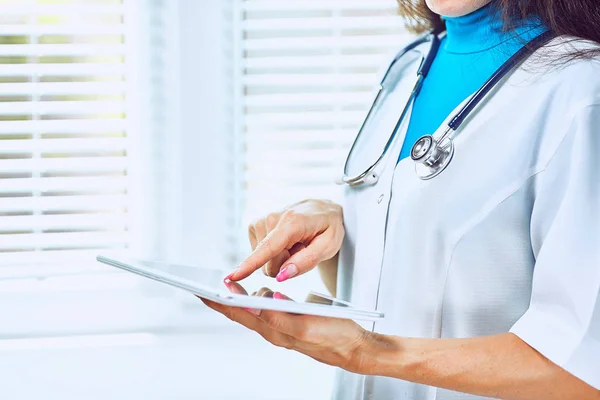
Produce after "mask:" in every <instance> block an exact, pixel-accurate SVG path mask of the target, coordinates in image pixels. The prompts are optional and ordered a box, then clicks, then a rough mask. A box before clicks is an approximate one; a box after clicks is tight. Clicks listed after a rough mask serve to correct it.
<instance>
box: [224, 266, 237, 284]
mask: <svg viewBox="0 0 600 400" xmlns="http://www.w3.org/2000/svg"><path fill="white" fill-rule="evenodd" d="M239 270H240V269H239V268H236V269H235V270H233V272H232V273H230V274H229V275H227V276H226V277H225V278H223V280H224V281H230V280H231V277H232V276H234V275H235V273H236V272H238V271H239Z"/></svg>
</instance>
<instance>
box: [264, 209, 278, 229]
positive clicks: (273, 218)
mask: <svg viewBox="0 0 600 400" xmlns="http://www.w3.org/2000/svg"><path fill="white" fill-rule="evenodd" d="M265 221H266V223H267V228H268V229H269V230H272V229H273V228H274V227H275V226H277V224H278V223H279V214H275V213H272V214H269V215H267V217H266V218H265Z"/></svg>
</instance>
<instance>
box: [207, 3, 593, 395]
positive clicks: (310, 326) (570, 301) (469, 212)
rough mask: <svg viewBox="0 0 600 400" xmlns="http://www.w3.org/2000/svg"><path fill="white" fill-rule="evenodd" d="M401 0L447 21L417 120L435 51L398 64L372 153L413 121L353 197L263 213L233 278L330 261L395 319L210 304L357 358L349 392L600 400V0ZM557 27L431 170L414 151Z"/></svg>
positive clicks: (345, 383)
mask: <svg viewBox="0 0 600 400" xmlns="http://www.w3.org/2000/svg"><path fill="white" fill-rule="evenodd" d="M365 1H368V0H365ZM399 5H400V7H401V12H402V13H403V14H404V15H405V16H407V18H408V20H409V21H412V26H413V28H414V29H416V30H424V29H432V28H433V29H435V31H436V32H442V31H444V30H447V32H446V35H445V36H444V35H441V38H442V41H441V46H440V49H439V51H438V52H437V55H436V56H435V60H434V62H433V65H432V66H431V70H430V72H429V75H428V76H427V77H426V78H425V81H424V84H423V87H422V91H421V92H420V94H419V95H418V96H417V98H416V100H414V101H412V102H410V104H409V109H408V113H407V115H406V116H405V118H403V119H402V121H401V122H400V123H399V124H398V119H399V117H400V115H399V114H400V113H401V111H402V109H403V107H404V104H405V103H406V101H407V99H409V93H410V90H411V89H412V87H413V84H414V82H415V77H416V71H417V69H418V68H419V66H420V61H421V60H422V58H421V57H420V56H419V54H420V53H419V52H418V51H415V52H411V53H409V54H407V55H406V56H405V57H403V59H402V61H401V62H398V63H397V64H398V67H397V68H396V67H395V68H394V71H392V73H391V75H393V76H392V77H393V80H392V81H393V82H394V84H393V85H392V87H391V88H388V90H387V92H386V96H385V99H384V100H383V101H382V102H381V105H380V106H379V108H378V110H377V111H376V115H375V116H374V117H373V118H372V120H371V122H370V123H369V124H367V125H368V126H365V129H364V130H363V132H362V133H361V135H363V136H364V139H362V140H361V141H360V142H357V149H355V150H356V151H357V153H355V154H357V156H356V157H352V158H351V159H349V162H351V163H356V164H357V165H358V166H360V165H363V164H364V165H370V161H371V160H372V159H371V158H369V157H371V156H372V155H370V151H369V150H368V148H369V146H370V144H372V143H375V144H376V145H375V146H374V147H376V148H381V147H382V146H381V143H385V142H386V140H387V139H388V138H389V137H390V134H391V133H394V132H395V135H394V139H393V141H392V143H391V146H390V147H389V149H388V150H387V151H386V152H385V155H384V157H383V159H382V161H381V162H380V163H379V164H378V165H377V167H376V169H375V170H374V172H375V173H376V175H377V177H378V179H377V180H376V181H374V182H370V183H368V184H362V185H354V186H348V187H347V188H346V189H345V199H344V203H343V204H342V205H338V204H334V203H332V202H329V201H325V200H306V201H303V202H300V203H298V204H295V205H293V206H291V207H289V208H287V209H285V210H280V211H277V212H274V213H272V214H270V215H268V216H266V217H265V218H261V219H259V220H258V221H257V222H256V223H254V224H253V225H252V226H251V227H250V230H249V233H250V241H251V243H252V247H253V249H254V251H253V253H252V254H251V255H250V256H249V257H248V258H247V259H246V260H245V261H244V262H242V264H241V265H240V266H239V268H238V269H236V270H235V271H234V272H232V273H231V274H230V275H229V277H228V278H229V279H230V280H232V281H237V280H241V279H244V278H245V277H247V276H248V275H249V274H251V273H252V272H253V271H255V270H257V269H259V268H261V267H262V268H263V271H264V272H265V273H266V274H268V275H270V276H274V277H277V280H278V281H283V280H286V279H290V278H293V277H294V276H298V275H299V274H302V273H305V272H307V271H309V270H311V269H312V268H314V267H315V266H317V265H319V269H320V272H321V274H322V276H323V278H324V280H325V283H326V284H327V285H328V287H329V288H330V290H331V291H332V292H333V293H334V294H336V295H337V296H338V297H342V298H344V299H348V300H350V301H352V302H353V303H355V304H357V305H358V306H361V307H367V308H375V307H376V308H377V309H379V310H381V311H383V312H385V315H386V317H385V319H384V320H382V321H380V322H377V323H375V324H374V326H369V327H363V326H361V325H359V324H357V323H355V322H353V321H348V320H339V319H330V318H324V317H313V316H298V315H289V314H285V313H279V312H272V311H262V312H258V311H252V310H243V309H238V308H232V307H226V306H222V305H218V304H214V303H211V302H209V301H205V302H206V303H207V304H208V305H209V306H210V307H212V308H214V309H215V310H217V311H219V312H222V313H223V314H225V315H226V316H227V317H229V318H230V319H233V320H235V321H237V322H239V323H241V324H243V325H245V326H246V327H248V328H249V329H253V330H255V331H257V332H258V333H259V334H260V335H262V336H263V337H264V338H265V339H266V340H268V341H270V342H271V343H273V344H274V345H276V346H282V347H286V348H289V349H293V350H296V351H299V352H302V353H304V354H306V355H308V356H310V357H313V358H314V359H316V360H319V361H321V362H324V363H327V364H330V365H334V366H337V367H339V368H340V372H339V373H338V376H337V382H336V390H335V394H334V396H335V398H337V399H342V400H354V399H377V400H380V399H381V400H388V399H410V400H420V399H438V400H450V399H457V400H458V399H461V400H462V399H483V398H503V399H515V400H528V399H544V400H551V399H578V400H582V399H600V61H599V60H600V57H599V49H600V47H599V46H598V42H599V41H600V12H599V10H600V8H599V6H598V4H597V0H544V1H542V0H527V1H518V2H517V1H513V0H497V1H491V2H490V1H489V0H487V1H486V0H427V1H416V2H409V1H399ZM440 16H443V18H441V17H440ZM532 21H533V22H532ZM494 24H496V25H497V27H496V28H497V29H496V28H495V27H494V26H495V25H494ZM532 24H533V25H532ZM543 30H547V31H550V32H553V33H554V34H555V35H556V37H555V38H554V39H553V40H552V41H551V42H550V43H549V44H547V45H545V46H543V47H542V48H540V49H538V50H537V51H536V52H535V54H534V55H533V56H531V57H529V58H528V59H527V60H526V61H525V62H524V63H521V64H519V65H517V66H516V67H515V68H513V69H512V70H511V72H510V73H509V74H507V75H506V77H504V78H503V80H502V81H501V82H499V83H498V85H497V86H496V87H495V88H494V89H493V90H492V91H491V92H490V93H489V94H488V95H487V96H486V98H485V99H484V100H483V101H482V102H481V103H480V104H479V105H477V107H476V108H475V109H474V110H473V112H472V113H471V115H469V117H468V118H467V119H466V120H465V122H464V123H463V125H462V126H461V127H460V128H459V129H458V130H457V131H456V132H455V133H456V134H455V136H454V137H453V138H452V141H453V144H454V147H455V154H454V157H453V158H452V159H451V162H450V163H449V164H448V165H447V167H446V168H445V170H444V171H443V172H442V173H440V174H439V175H437V176H435V177H434V178H432V179H429V180H423V179H419V177H418V176H417V174H416V173H415V163H414V161H413V160H412V159H411V158H410V157H405V156H403V154H404V153H405V152H406V149H408V152H409V153H410V149H411V147H412V145H413V143H414V142H415V139H416V137H418V136H419V135H420V134H425V133H434V132H435V135H434V136H438V137H439V135H441V134H442V133H443V132H444V131H445V130H446V124H447V123H448V121H449V120H450V119H451V117H452V116H453V115H454V114H455V113H456V112H457V110H459V109H460V108H461V107H462V106H463V105H464V104H465V102H466V101H468V100H469V98H471V94H472V93H473V89H477V88H479V87H480V86H481V84H482V83H483V82H482V81H481V79H480V78H477V77H478V76H479V75H481V76H483V77H488V75H490V73H492V72H494V71H495V70H496V69H497V68H498V64H502V62H504V61H505V60H506V58H508V57H510V56H511V54H512V53H514V52H515V51H517V50H518V48H520V47H523V46H524V42H525V41H529V40H530V39H531V37H532V35H533V33H535V32H537V33H539V31H543ZM537 33H536V34H537ZM507 35H508V36H507ZM515 37H518V43H520V44H517V41H515ZM422 47H423V48H424V50H423V51H424V52H426V51H427V45H426V44H424V45H423V46H422ZM494 49H501V51H496V50H494ZM417 50H418V49H417ZM413 53H414V54H413ZM503 57H504V58H503ZM448 74H450V76H448ZM452 74H454V75H452ZM478 79H479V80H478ZM483 81H485V79H483ZM428 124H435V125H434V128H433V130H432V131H431V132H427V129H428V126H430V125H428ZM414 134H417V136H416V137H415V136H414ZM361 146H362V147H361ZM361 157H362V158H365V159H364V160H361ZM350 169H351V168H350ZM275 367H277V368H285V366H274V368H275Z"/></svg>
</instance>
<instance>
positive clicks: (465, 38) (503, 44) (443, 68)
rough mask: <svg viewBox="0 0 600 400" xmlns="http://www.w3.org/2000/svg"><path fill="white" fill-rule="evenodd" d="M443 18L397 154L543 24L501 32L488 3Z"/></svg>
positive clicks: (528, 22)
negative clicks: (442, 32)
mask: <svg viewBox="0 0 600 400" xmlns="http://www.w3.org/2000/svg"><path fill="white" fill-rule="evenodd" d="M444 20H445V21H446V31H447V35H446V37H445V38H444V39H443V40H442V42H441V45H440V49H439V51H438V54H437V56H436V58H435V60H434V61H433V64H432V66H431V70H430V71H429V75H428V76H427V78H426V79H425V81H424V83H423V88H422V89H421V92H420V93H419V95H418V97H417V98H416V100H415V104H414V106H413V110H412V114H411V118H410V125H409V127H408V131H407V133H406V139H405V141H404V145H403V147H402V151H401V153H400V159H403V158H405V157H407V156H409V155H410V150H411V148H412V146H413V144H414V143H415V142H416V141H417V139H418V138H419V137H421V136H423V135H426V134H432V133H434V132H435V131H436V130H437V129H438V127H440V125H441V124H442V123H443V122H444V121H445V120H446V118H447V117H448V116H449V115H450V114H451V113H452V111H453V110H454V109H455V108H456V107H458V105H459V104H460V103H462V102H463V101H464V100H465V99H466V98H467V97H469V96H470V95H471V94H473V93H474V92H475V91H476V90H477V89H479V88H480V87H481V86H482V85H483V84H484V83H485V81H487V79H488V78H489V77H490V76H491V75H492V74H493V73H494V72H495V71H496V70H497V69H498V68H499V67H500V66H501V65H502V64H503V63H504V62H505V61H506V60H508V59H509V58H510V57H511V56H512V55H513V54H515V53H516V52H517V51H518V50H519V49H520V48H521V47H523V46H524V43H526V42H527V41H528V40H531V39H533V38H534V37H536V36H538V35H539V34H541V33H543V32H544V31H545V30H546V28H545V27H544V26H543V25H542V24H541V23H540V22H539V20H537V19H535V18H531V19H529V20H526V21H523V22H522V23H521V24H520V25H519V27H518V28H517V29H516V31H515V32H509V33H507V32H504V31H503V29H502V27H503V23H504V22H503V20H502V18H501V17H500V15H499V14H498V12H497V11H496V10H495V8H494V6H493V3H492V4H490V5H487V6H485V7H483V8H481V9H479V10H477V11H475V12H473V13H471V14H468V15H465V16H462V17H456V18H449V17H444Z"/></svg>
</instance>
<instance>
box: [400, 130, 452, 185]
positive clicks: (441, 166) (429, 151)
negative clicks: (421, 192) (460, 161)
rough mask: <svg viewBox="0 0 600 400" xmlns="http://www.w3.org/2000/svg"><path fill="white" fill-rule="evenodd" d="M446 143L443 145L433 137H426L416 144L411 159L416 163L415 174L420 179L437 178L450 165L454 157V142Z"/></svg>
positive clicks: (447, 141)
mask: <svg viewBox="0 0 600 400" xmlns="http://www.w3.org/2000/svg"><path fill="white" fill-rule="evenodd" d="M445 142H446V143H445V144H441V143H440V142H439V141H438V140H436V138H434V137H433V136H431V135H425V136H423V137H421V138H420V139H419V140H417V141H416V142H415V144H414V145H413V147H412V150H411V151H410V158H412V159H413V161H414V162H415V172H416V173H417V176H418V177H419V178H420V179H423V180H429V179H432V178H435V177H436V176H438V175H439V174H441V173H442V172H443V171H444V170H445V169H446V167H447V166H448V164H450V161H452V157H453V156H454V142H453V141H452V140H446V141H445Z"/></svg>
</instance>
